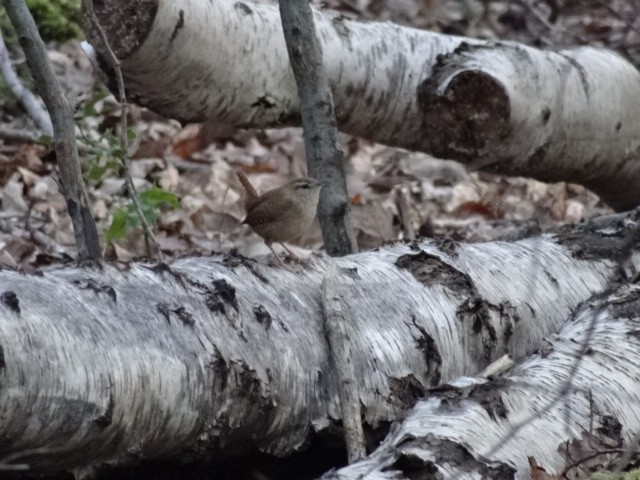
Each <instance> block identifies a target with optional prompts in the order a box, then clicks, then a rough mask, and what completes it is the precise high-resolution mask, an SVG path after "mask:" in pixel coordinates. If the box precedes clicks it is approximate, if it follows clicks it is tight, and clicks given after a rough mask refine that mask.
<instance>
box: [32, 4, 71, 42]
mask: <svg viewBox="0 0 640 480" xmlns="http://www.w3.org/2000/svg"><path fill="white" fill-rule="evenodd" d="M80 4H81V0H27V6H28V7H29V10H31V14H32V15H33V18H34V19H35V21H36V25H38V30H39V31H40V35H41V36H42V39H43V40H44V41H45V42H47V41H51V40H56V41H59V42H62V41H65V40H69V39H70V38H78V37H82V29H81V28H80Z"/></svg>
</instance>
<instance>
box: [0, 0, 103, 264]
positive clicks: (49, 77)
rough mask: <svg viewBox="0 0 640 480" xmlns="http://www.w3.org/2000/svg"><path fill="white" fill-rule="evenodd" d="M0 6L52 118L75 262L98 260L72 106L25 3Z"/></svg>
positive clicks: (15, 0)
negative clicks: (11, 26) (73, 237)
mask: <svg viewBox="0 0 640 480" xmlns="http://www.w3.org/2000/svg"><path fill="white" fill-rule="evenodd" d="M3 3H4V6H5V9H6V11H7V15H8V16H9V19H10V20H11V23H12V25H13V27H14V29H15V30H16V33H17V34H18V39H19V40H20V44H21V46H22V50H23V51H24V53H25V56H26V59H27V63H28V65H29V68H30V69H31V73H32V74H33V77H34V79H35V81H36V83H37V84H38V90H39V92H40V95H41V96H42V100H43V101H44V103H45V105H46V106H47V110H48V111H49V115H50V116H51V123H52V125H53V145H54V148H55V152H56V159H57V161H58V167H59V169H60V178H61V189H60V190H61V193H62V195H64V198H65V200H66V202H67V208H68V211H69V216H70V217H71V222H72V223H73V233H74V235H75V240H76V246H77V248H78V259H79V260H81V261H82V260H92V261H100V259H101V253H100V241H99V239H98V229H97V228H96V222H95V220H94V219H93V215H92V214H91V209H90V208H89V199H88V197H87V192H86V191H85V189H84V180H83V178H82V170H81V168H80V160H79V158H78V147H77V145H76V134H75V125H74V122H73V115H72V112H71V107H70V106H69V102H68V101H67V99H66V97H65V96H64V94H63V93H62V88H61V87H60V83H59V82H58V78H57V77H56V74H55V72H54V71H53V68H52V67H51V63H50V62H49V57H48V55H47V49H46V48H45V46H44V42H43V41H42V38H40V34H39V33H38V29H37V27H36V24H35V22H34V20H33V17H32V16H31V13H29V9H28V8H27V5H26V4H25V2H24V0H4V1H3Z"/></svg>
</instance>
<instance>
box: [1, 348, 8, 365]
mask: <svg viewBox="0 0 640 480" xmlns="http://www.w3.org/2000/svg"><path fill="white" fill-rule="evenodd" d="M6 367H7V362H6V361H5V359H4V348H2V345H0V370H4V369H5V368H6Z"/></svg>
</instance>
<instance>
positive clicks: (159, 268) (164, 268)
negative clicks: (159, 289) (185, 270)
mask: <svg viewBox="0 0 640 480" xmlns="http://www.w3.org/2000/svg"><path fill="white" fill-rule="evenodd" d="M145 268H148V269H149V270H151V271H152V272H154V273H157V274H159V275H160V276H163V275H164V274H165V273H166V274H168V275H170V276H171V277H173V279H174V280H176V281H177V282H178V283H179V284H180V285H182V286H183V287H184V286H186V283H191V281H190V279H189V278H188V277H187V276H185V275H183V274H182V273H180V272H176V271H174V270H172V269H171V267H170V266H169V265H167V264H166V263H164V262H158V263H156V264H155V265H154V266H152V267H146V266H145Z"/></svg>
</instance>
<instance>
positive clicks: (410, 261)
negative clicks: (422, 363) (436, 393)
mask: <svg viewBox="0 0 640 480" xmlns="http://www.w3.org/2000/svg"><path fill="white" fill-rule="evenodd" d="M396 266H397V267H398V268H401V269H403V270H407V271H408V272H409V273H411V275H413V277H414V278H415V279H416V280H417V281H418V282H420V283H422V284H423V285H424V286H426V287H430V286H433V285H441V286H443V287H444V288H446V289H448V290H450V291H451V293H452V294H454V295H455V296H456V297H461V298H462V299H463V300H462V302H461V303H460V304H459V305H458V307H457V309H456V318H458V320H460V321H461V322H462V323H463V325H467V326H468V328H470V329H471V332H472V333H473V334H474V335H475V336H476V337H480V339H481V340H482V342H481V343H480V344H479V345H475V346H476V347H480V350H478V354H479V355H480V359H482V360H490V359H491V358H492V356H493V352H494V349H495V346H496V342H497V339H498V336H497V332H496V329H495V327H494V326H493V322H492V321H491V318H492V312H493V313H494V316H495V315H498V316H499V317H500V320H501V325H504V324H505V323H506V327H505V329H504V332H503V334H504V339H505V344H506V343H507V342H508V341H509V339H510V338H511V336H512V335H513V330H514V325H515V323H516V322H518V321H519V320H520V316H519V315H518V313H517V310H516V309H515V308H514V307H513V306H512V305H511V304H510V303H509V302H501V303H500V304H498V305H494V304H492V303H490V302H488V301H487V300H485V299H484V298H482V297H481V295H480V293H479V292H478V290H477V288H476V287H475V285H474V283H473V280H472V279H471V277H469V276H468V275H467V274H466V273H464V272H461V271H460V270H458V269H456V268H455V267H453V266H452V265H449V264H448V263H446V262H445V261H444V260H443V259H442V258H440V257H437V256H435V255H431V254H428V253H427V252H425V251H423V250H421V251H420V252H418V253H416V254H406V255H401V256H400V257H398V259H397V260H396ZM414 324H415V323H414ZM424 334H426V332H424ZM425 338H426V337H425ZM427 341H428V340H427ZM435 360H436V359H432V361H435ZM440 362H441V360H440Z"/></svg>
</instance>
